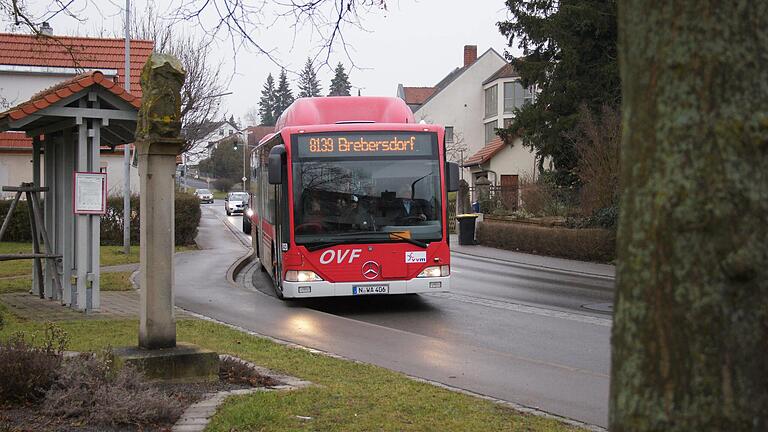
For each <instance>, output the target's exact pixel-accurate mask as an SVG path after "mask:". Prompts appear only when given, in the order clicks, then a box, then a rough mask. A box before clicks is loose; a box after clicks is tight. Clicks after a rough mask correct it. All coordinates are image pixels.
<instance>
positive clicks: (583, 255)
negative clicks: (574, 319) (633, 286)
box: [476, 220, 616, 262]
mask: <svg viewBox="0 0 768 432" xmlns="http://www.w3.org/2000/svg"><path fill="white" fill-rule="evenodd" d="M476 236H477V241H478V243H480V244H482V245H484V246H490V247H495V248H499V249H507V250H513V251H520V252H528V253H534V254H538V255H547V256H556V257H561V258H569V259H576V260H580V261H596V262H610V261H613V260H614V259H615V258H616V234H615V233H614V232H613V231H611V230H607V229H601V228H583V229H571V228H561V227H544V226H539V225H535V224H529V223H519V222H495V221H487V220H486V221H483V222H482V223H480V224H479V225H478V228H477V233H476Z"/></svg>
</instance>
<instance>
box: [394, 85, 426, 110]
mask: <svg viewBox="0 0 768 432" xmlns="http://www.w3.org/2000/svg"><path fill="white" fill-rule="evenodd" d="M434 92H435V87H405V86H403V85H402V84H398V86H397V97H399V98H400V99H402V100H404V101H405V104H406V105H408V108H410V109H411V111H416V110H417V109H419V107H420V106H421V105H422V104H423V103H424V102H425V101H426V100H427V99H429V97H430V96H432V93H434Z"/></svg>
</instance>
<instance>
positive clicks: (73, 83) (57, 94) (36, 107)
mask: <svg viewBox="0 0 768 432" xmlns="http://www.w3.org/2000/svg"><path fill="white" fill-rule="evenodd" d="M96 84H98V85H99V86H101V87H103V88H105V89H107V90H109V91H110V92H112V93H113V94H114V95H115V96H118V97H119V98H121V99H123V100H124V101H126V102H128V103H129V104H130V105H133V106H134V107H136V108H137V109H138V108H139V107H140V106H141V99H139V98H138V97H136V96H134V95H132V94H131V93H128V92H126V91H125V89H124V88H122V87H120V86H119V85H117V84H115V83H114V82H113V81H112V80H110V79H108V78H106V77H105V76H104V74H103V73H101V72H99V71H92V72H88V73H85V74H82V75H78V76H76V77H74V78H72V79H70V80H67V81H63V82H60V83H59V84H56V85H55V86H53V87H49V88H47V89H45V90H43V91H41V92H39V93H37V94H35V95H34V96H32V97H31V98H30V99H29V100H28V101H26V102H24V103H22V104H20V105H17V106H15V107H13V108H10V109H9V110H8V111H5V112H3V113H0V119H2V118H3V117H10V118H11V119H12V120H19V119H22V118H24V117H26V116H28V115H30V114H34V113H36V112H37V111H40V110H42V109H45V108H48V107H49V106H51V105H53V104H55V103H56V102H59V101H60V100H62V99H64V98H67V97H69V96H71V95H73V94H75V93H77V92H80V91H82V90H85V89H87V88H89V87H91V86H94V85H96Z"/></svg>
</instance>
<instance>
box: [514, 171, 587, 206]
mask: <svg viewBox="0 0 768 432" xmlns="http://www.w3.org/2000/svg"><path fill="white" fill-rule="evenodd" d="M577 192H578V191H577V190H576V188H575V186H560V185H558V184H557V183H556V181H555V173H553V172H551V171H545V172H543V173H541V174H540V175H539V178H537V179H536V180H535V181H533V180H532V179H530V178H527V179H526V178H524V179H523V180H522V181H521V187H520V196H521V201H522V207H523V208H524V209H525V210H526V211H528V212H530V213H532V214H534V215H536V216H569V215H571V214H574V213H576V212H577V206H578V193H577Z"/></svg>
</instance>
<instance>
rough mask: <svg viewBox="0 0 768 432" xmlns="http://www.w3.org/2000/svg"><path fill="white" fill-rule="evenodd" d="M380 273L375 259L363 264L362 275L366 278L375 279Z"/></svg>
mask: <svg viewBox="0 0 768 432" xmlns="http://www.w3.org/2000/svg"><path fill="white" fill-rule="evenodd" d="M379 273H381V266H379V263H377V262H376V261H368V262H366V263H365V264H363V277H365V278H366V279H376V278H377V277H379Z"/></svg>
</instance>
